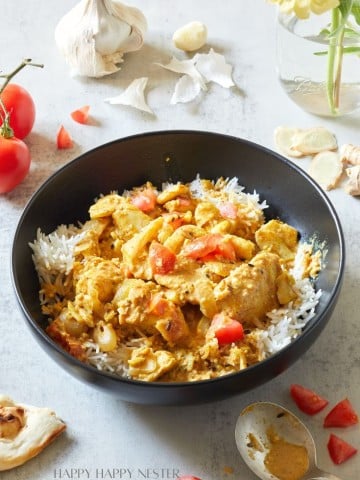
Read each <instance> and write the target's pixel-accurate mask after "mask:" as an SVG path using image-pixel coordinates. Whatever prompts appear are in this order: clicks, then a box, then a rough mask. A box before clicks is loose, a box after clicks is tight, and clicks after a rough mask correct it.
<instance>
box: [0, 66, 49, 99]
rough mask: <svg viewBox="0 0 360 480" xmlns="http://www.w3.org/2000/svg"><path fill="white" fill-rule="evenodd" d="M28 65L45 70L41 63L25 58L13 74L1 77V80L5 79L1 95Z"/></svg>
mask: <svg viewBox="0 0 360 480" xmlns="http://www.w3.org/2000/svg"><path fill="white" fill-rule="evenodd" d="M27 65H30V66H31V67H39V68H44V65H42V64H41V63H33V62H32V60H31V58H25V59H24V60H23V61H22V62H21V63H20V65H19V66H17V67H16V68H15V69H14V70H13V71H12V72H10V73H6V74H2V75H0V78H4V79H5V81H4V83H3V84H2V85H1V87H0V94H1V93H2V91H3V90H4V88H5V87H6V85H7V84H8V83H9V82H10V81H11V79H12V78H13V77H15V75H17V74H18V73H19V72H20V70H22V69H23V68H24V67H26V66H27Z"/></svg>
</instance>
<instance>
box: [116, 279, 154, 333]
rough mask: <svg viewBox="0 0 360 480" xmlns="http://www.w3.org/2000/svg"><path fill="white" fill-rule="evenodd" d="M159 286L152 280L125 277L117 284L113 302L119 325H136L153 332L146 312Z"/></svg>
mask: <svg viewBox="0 0 360 480" xmlns="http://www.w3.org/2000/svg"><path fill="white" fill-rule="evenodd" d="M159 290H160V288H159V286H157V285H156V284H155V283H154V282H151V281H149V282H145V281H144V280H141V279H140V278H127V279H125V280H124V281H123V282H122V284H121V285H120V286H119V288H118V290H117V291H116V294H115V296H114V298H113V302H112V303H113V304H114V305H115V306H116V308H117V311H118V313H119V323H120V325H125V324H129V325H134V326H135V325H136V326H137V327H139V328H142V329H143V330H145V331H146V332H149V333H155V326H154V321H153V318H152V317H149V315H148V314H147V312H148V307H149V305H150V302H151V299H152V298H153V297H154V296H155V295H157V294H158V292H159Z"/></svg>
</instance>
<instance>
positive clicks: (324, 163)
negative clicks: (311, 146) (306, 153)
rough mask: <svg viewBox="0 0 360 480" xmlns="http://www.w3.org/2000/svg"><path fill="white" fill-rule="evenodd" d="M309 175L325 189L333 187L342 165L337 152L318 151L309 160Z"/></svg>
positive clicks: (338, 177)
mask: <svg viewBox="0 0 360 480" xmlns="http://www.w3.org/2000/svg"><path fill="white" fill-rule="evenodd" d="M308 173H309V175H310V176H311V177H312V178H313V179H314V180H315V181H316V182H318V183H319V184H320V185H321V186H322V187H323V188H324V189H325V190H331V189H333V188H335V187H336V186H337V184H338V182H339V180H340V178H341V175H342V173H343V165H342V163H341V162H340V157H339V154H338V153H337V152H330V151H325V152H320V153H318V154H317V155H315V156H314V158H313V159H312V160H311V163H310V166H309V170H308Z"/></svg>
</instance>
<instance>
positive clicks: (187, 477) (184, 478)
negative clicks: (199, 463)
mask: <svg viewBox="0 0 360 480" xmlns="http://www.w3.org/2000/svg"><path fill="white" fill-rule="evenodd" d="M177 480H200V478H199V477H194V476H193V475H182V476H181V477H178V479H177Z"/></svg>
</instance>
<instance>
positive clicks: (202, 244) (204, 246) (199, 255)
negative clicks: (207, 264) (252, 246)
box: [184, 233, 236, 261]
mask: <svg viewBox="0 0 360 480" xmlns="http://www.w3.org/2000/svg"><path fill="white" fill-rule="evenodd" d="M184 254H185V256H187V257H189V258H193V259H194V260H203V261H206V260H213V259H214V258H216V256H221V257H223V258H225V259H227V260H231V261H234V260H235V258H236V253H235V248H234V246H233V244H232V243H231V242H230V241H229V240H227V239H226V238H224V236H223V235H221V234H220V233H209V234H207V235H203V236H202V237H199V238H196V239H195V240H193V241H191V242H189V243H188V244H187V245H186V246H185V248H184Z"/></svg>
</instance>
